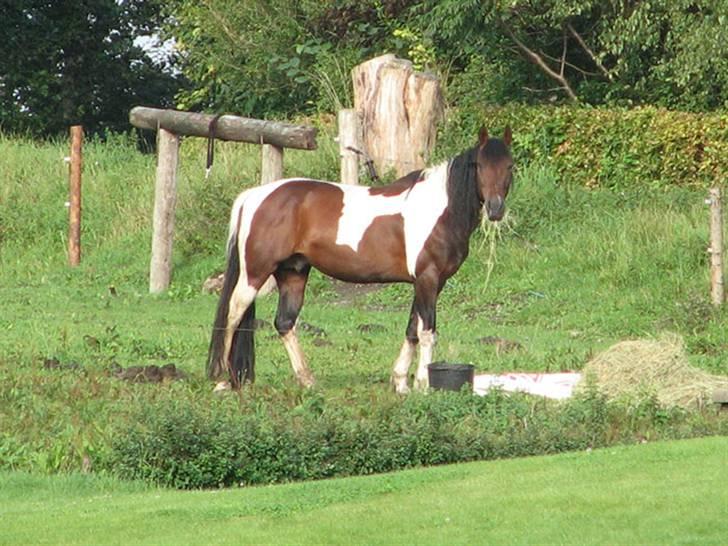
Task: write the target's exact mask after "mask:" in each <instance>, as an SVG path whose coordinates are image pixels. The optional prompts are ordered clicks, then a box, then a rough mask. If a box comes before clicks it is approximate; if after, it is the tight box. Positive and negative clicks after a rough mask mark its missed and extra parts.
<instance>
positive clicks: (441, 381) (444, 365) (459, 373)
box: [427, 362, 475, 391]
mask: <svg viewBox="0 0 728 546" xmlns="http://www.w3.org/2000/svg"><path fill="white" fill-rule="evenodd" d="M427 377H428V379H429V380H430V388H431V389H438V390H443V391H459V390H460V389H462V388H463V385H466V384H467V385H470V389H471V390H472V388H473V378H474V377H475V366H473V365H472V364H449V363H448V362H433V363H432V364H429V365H428V366H427Z"/></svg>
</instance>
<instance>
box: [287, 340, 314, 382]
mask: <svg viewBox="0 0 728 546" xmlns="http://www.w3.org/2000/svg"><path fill="white" fill-rule="evenodd" d="M281 340H282V341H283V346H284V347H285V348H286V351H287V352H288V358H289V359H290V360H291V366H293V372H294V373H295V374H296V379H297V380H298V383H299V384H300V385H301V386H302V387H312V386H313V384H314V380H313V374H312V373H311V370H310V369H309V367H308V364H306V358H305V357H304V356H303V351H302V350H301V345H300V344H299V343H298V337H297V336H296V328H295V327H293V328H292V329H291V330H289V331H288V332H286V333H285V334H284V335H282V336H281Z"/></svg>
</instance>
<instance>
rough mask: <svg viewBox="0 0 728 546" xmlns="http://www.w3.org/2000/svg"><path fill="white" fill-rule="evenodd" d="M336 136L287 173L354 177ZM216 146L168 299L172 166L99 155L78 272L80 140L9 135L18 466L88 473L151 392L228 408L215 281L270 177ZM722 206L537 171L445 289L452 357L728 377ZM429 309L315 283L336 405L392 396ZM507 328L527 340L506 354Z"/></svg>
mask: <svg viewBox="0 0 728 546" xmlns="http://www.w3.org/2000/svg"><path fill="white" fill-rule="evenodd" d="M323 129H324V130H323V136H322V138H321V139H320V142H321V148H320V150H319V151H317V152H295V151H291V152H290V153H288V152H287V155H286V169H287V170H286V174H287V175H297V174H305V175H307V176H314V177H322V178H328V179H331V178H335V176H336V165H337V154H336V147H335V144H334V143H333V140H332V138H331V135H330V134H328V132H327V130H326V128H325V127H324V128H323ZM217 146H218V153H217V154H216V157H217V161H216V165H215V168H214V171H213V174H212V177H211V178H210V179H209V180H207V181H206V180H205V179H204V149H203V143H196V142H194V141H192V140H186V141H185V143H184V145H183V147H182V160H181V173H180V180H179V185H180V194H179V200H178V216H177V234H176V242H175V244H176V246H175V258H174V279H173V283H172V286H171V289H170V290H169V291H168V292H167V293H165V294H163V295H160V296H150V295H149V294H148V293H147V279H148V260H149V248H150V240H151V234H150V232H151V210H152V192H153V188H152V186H153V176H154V158H153V157H152V156H148V155H142V154H140V153H138V152H137V151H136V150H135V149H134V147H133V146H132V144H131V143H130V142H129V141H127V140H126V139H124V138H122V137H114V138H112V139H111V140H110V141H109V142H105V143H101V142H90V143H87V145H86V147H85V150H84V161H85V163H84V165H85V167H84V182H83V184H84V189H83V192H84V216H83V240H82V247H83V258H82V264H81V266H80V267H78V268H76V269H70V268H68V267H67V265H66V255H65V237H66V235H65V234H66V229H67V209H66V208H65V207H64V202H65V201H66V199H67V170H66V169H67V166H66V164H65V163H64V162H63V157H64V156H65V155H66V154H67V145H66V143H57V144H53V143H50V144H34V143H31V142H26V141H21V140H11V139H7V138H3V137H0V178H1V179H2V180H3V183H2V184H1V185H0V468H4V469H21V470H31V471H43V472H56V471H59V470H80V469H81V468H83V467H84V465H88V464H89V463H88V461H90V462H91V464H92V465H93V463H94V461H95V460H96V459H97V458H98V457H101V456H102V455H103V453H104V451H105V450H106V449H108V446H109V442H110V439H111V437H112V435H113V434H115V433H118V432H119V431H123V430H124V428H125V427H127V426H129V424H130V423H129V419H131V418H132V417H131V416H133V415H135V414H138V412H139V411H140V409H141V408H143V407H144V404H145V403H147V402H149V401H150V400H155V399H162V400H167V399H172V398H175V397H177V398H183V399H187V400H191V401H194V403H195V404H198V405H200V406H203V405H205V404H208V403H209V397H210V396H211V395H210V385H209V384H208V383H207V382H206V380H205V379H204V362H205V357H206V354H207V344H208V339H209V328H210V325H211V322H212V318H213V313H214V308H215V305H216V297H215V296H211V295H206V294H201V292H200V286H201V284H202V282H203V280H204V279H205V278H206V277H207V276H208V275H210V274H212V273H214V272H216V271H218V270H221V269H222V268H223V266H224V257H223V248H224V239H225V233H226V230H227V226H226V223H227V217H228V209H229V206H230V203H231V202H232V199H233V198H234V196H235V195H236V194H237V193H238V192H239V191H240V190H241V189H242V188H243V187H244V186H246V185H250V184H254V183H255V180H256V178H257V175H258V169H259V163H260V161H259V156H258V154H259V150H258V149H257V147H254V146H250V147H248V146H240V145H229V144H225V143H218V145H217ZM704 194H705V192H704V191H703V190H701V189H695V188H692V189H686V188H672V189H669V190H664V191H657V190H651V191H647V190H644V189H641V188H632V189H630V190H628V191H624V192H613V191H604V190H588V189H584V188H580V187H574V186H573V185H570V184H569V181H566V180H560V179H559V178H558V177H557V176H556V175H555V174H554V173H553V172H551V171H549V170H548V169H545V168H543V167H541V166H538V165H527V166H520V169H519V172H518V175H517V181H516V186H515V189H514V193H513V195H512V198H511V200H510V202H509V205H510V213H509V216H508V219H507V221H506V222H505V223H504V224H503V225H502V226H501V229H500V232H499V236H498V241H497V245H496V252H495V254H493V253H492V252H491V247H490V244H489V241H488V240H487V239H486V238H485V237H484V236H483V235H482V234H476V236H475V237H474V238H473V240H472V244H471V257H470V258H469V259H468V261H467V262H466V263H465V265H464V266H463V268H462V269H461V271H460V272H459V273H458V274H457V275H456V276H455V277H454V278H453V279H451V280H450V281H449V282H448V284H447V286H446V287H445V289H444V291H443V294H442V297H441V299H440V302H439V308H438V313H439V314H438V329H439V345H438V348H437V353H438V356H439V357H440V358H443V359H447V360H450V361H465V362H472V363H474V364H475V365H476V367H477V369H478V371H481V372H500V371H511V370H513V371H518V370H523V371H560V370H580V369H581V368H582V367H583V366H584V364H585V363H586V362H587V361H588V360H589V358H590V357H591V356H592V355H594V354H595V353H596V352H598V351H600V350H602V349H604V348H607V347H609V346H610V345H612V344H613V343H615V342H617V341H619V340H622V339H626V338H651V337H655V336H659V335H660V334H662V333H664V332H672V333H676V334H678V335H680V336H682V337H683V338H684V340H685V342H686V346H687V350H688V353H689V358H690V362H691V364H693V365H694V366H696V367H699V368H702V369H705V370H708V371H711V372H713V373H719V374H724V375H725V374H728V359H727V358H726V354H728V339H727V338H726V334H725V332H726V330H727V328H728V311H726V310H725V308H724V309H721V310H715V309H714V308H712V307H711V305H710V304H709V299H708V290H709V279H708V266H707V254H706V252H705V249H706V247H707V239H708V222H707V210H706V208H705V205H704V203H703V199H704V197H705V195H704ZM491 266H492V273H491V274H490V275H489V269H490V267H491ZM410 301H411V287H409V286H404V285H393V286H388V287H383V288H381V289H379V290H375V291H372V292H367V293H352V292H351V291H349V290H347V289H345V288H342V286H341V285H339V284H336V283H332V282H331V281H330V280H329V279H327V278H325V277H323V276H322V275H319V274H315V275H313V276H312V279H311V281H310V285H309V288H308V292H307V302H306V305H305V306H304V310H303V313H302V316H301V321H302V323H304V324H302V328H301V330H302V333H301V337H302V345H303V348H304V350H305V352H306V353H307V354H308V356H309V357H310V360H311V367H312V369H313V372H314V374H315V376H316V378H317V380H318V385H319V387H318V391H317V392H318V393H319V394H318V395H319V396H322V397H324V398H325V400H326V403H327V404H344V405H346V404H358V405H360V406H361V407H364V408H365V407H366V406H367V404H371V403H372V401H376V400H377V399H380V398H381V399H386V400H388V403H393V402H392V401H391V399H390V398H391V395H390V394H389V386H388V378H389V374H390V371H391V365H392V361H393V359H394V357H395V356H396V352H397V350H398V348H399V346H400V344H401V340H402V336H403V333H404V328H405V325H406V320H407V313H408V310H409V305H410ZM274 309H275V297H272V298H267V299H265V300H263V301H262V302H261V304H260V305H259V308H258V316H259V317H260V318H262V319H264V320H267V321H269V322H272V319H273V314H274ZM305 325H312V326H313V327H314V328H310V327H309V328H307V327H306V326H305ZM488 336H497V337H501V338H504V339H507V340H512V341H514V342H517V343H518V344H519V346H520V348H519V349H518V350H515V351H511V352H497V351H496V349H495V348H494V346H493V345H490V344H486V343H484V342H483V338H486V337H488ZM257 344H258V369H257V372H258V387H257V391H256V392H258V393H263V394H264V395H265V396H264V397H263V398H264V402H261V403H265V404H267V403H268V401H269V400H271V399H272V400H275V399H276V397H278V394H277V393H283V394H282V395H280V398H283V399H285V400H287V401H291V402H290V404H291V407H292V408H293V409H294V410H295V406H296V404H299V403H300V400H301V395H300V393H298V391H297V387H296V386H295V384H294V381H293V378H292V372H291V370H290V365H289V363H288V359H287V357H286V355H285V352H284V350H283V348H282V346H281V344H280V342H279V341H278V340H277V339H276V336H275V335H274V332H273V330H272V329H263V330H261V331H260V332H259V334H258V336H257ZM47 359H55V361H57V363H58V364H57V365H55V366H52V367H50V368H48V367H47V366H44V362H45V361H46V360H47ZM169 362H172V363H175V364H176V366H177V367H178V368H179V369H181V370H183V371H184V372H185V373H186V374H187V379H186V380H185V381H183V382H178V383H175V384H171V385H169V384H164V385H148V384H130V383H126V382H122V381H119V380H118V379H116V378H115V377H113V376H112V375H110V373H109V369H110V367H111V366H113V365H118V366H122V367H128V366H134V365H151V364H155V365H163V364H166V363H169ZM271 393H272V394H271ZM253 396H256V395H255V394H253ZM285 403H288V402H285ZM287 409H291V408H287ZM271 411H273V410H271ZM135 412H136V413H135ZM696 433H699V431H698V432H691V433H690V434H687V435H693V434H696Z"/></svg>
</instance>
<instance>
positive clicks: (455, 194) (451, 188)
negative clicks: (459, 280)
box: [207, 128, 513, 393]
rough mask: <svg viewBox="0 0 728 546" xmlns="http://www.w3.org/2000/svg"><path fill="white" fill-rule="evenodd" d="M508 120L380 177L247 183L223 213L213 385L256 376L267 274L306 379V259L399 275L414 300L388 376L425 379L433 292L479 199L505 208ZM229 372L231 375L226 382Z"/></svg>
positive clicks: (386, 276) (356, 278)
mask: <svg viewBox="0 0 728 546" xmlns="http://www.w3.org/2000/svg"><path fill="white" fill-rule="evenodd" d="M510 145H511V130H510V128H507V129H506V130H505V133H504V136H503V139H497V138H488V132H487V131H486V130H485V129H484V128H483V129H481V130H480V134H479V142H478V145H477V146H475V147H474V148H471V149H469V150H467V151H465V152H463V153H462V154H460V155H458V156H457V157H455V158H453V159H451V160H450V161H447V162H445V163H442V164H440V165H438V166H436V167H432V168H429V169H426V170H421V171H414V172H411V173H410V174H408V175H406V176H404V177H402V178H400V179H399V180H397V181H395V182H394V183H392V184H391V185H389V186H384V187H377V188H368V187H364V186H345V185H341V184H334V183H331V182H323V181H320V180H309V179H300V178H293V179H287V180H280V181H278V182H273V183H270V184H265V185H263V186H258V187H255V188H252V189H249V190H247V191H245V192H243V193H242V194H240V195H239V196H238V198H237V199H236V200H235V203H234V204H233V208H232V213H231V215H230V234H229V238H228V250H227V256H228V265H227V271H226V273H225V282H224V285H223V289H222V293H221V296H220V302H219V304H218V308H217V315H216V318H215V323H214V327H213V331H212V340H211V342H210V352H209V356H208V363H207V374H208V377H209V378H210V379H212V380H215V381H218V385H217V387H216V389H224V388H229V387H232V388H234V389H239V388H240V386H241V384H242V383H244V382H245V381H250V382H252V381H253V380H254V378H255V369H254V364H255V348H254V342H253V335H254V331H253V330H254V319H255V298H256V296H257V295H258V292H259V291H260V290H261V288H262V287H263V285H264V284H265V282H266V280H267V279H268V278H269V277H270V276H271V275H272V276H273V277H274V278H275V281H276V283H277V285H278V292H279V299H278V311H277V313H276V318H275V326H276V329H277V330H278V333H279V334H280V336H281V339H282V341H283V344H284V346H285V348H286V351H287V352H288V356H289V358H290V360H291V364H292V366H293V370H294V372H295V374H296V378H297V379H298V382H299V383H300V384H301V385H303V386H306V387H308V386H311V385H313V382H314V379H313V375H312V374H311V371H310V369H309V367H308V365H307V364H306V360H305V358H304V356H303V352H302V351H301V347H300V345H299V343H298V338H297V337H296V320H297V318H298V314H299V313H300V311H301V307H302V305H303V295H304V290H305V288H306V281H307V280H308V274H309V271H310V270H311V267H315V268H317V269H318V270H320V271H322V272H323V273H325V274H326V275H329V276H331V277H334V278H336V279H340V280H343V281H349V282H357V283H372V282H375V283H382V282H408V283H412V284H414V292H415V294H414V301H413V303H412V311H411V312H410V318H409V324H408V325H407V331H406V336H405V340H404V343H403V345H402V348H401V350H400V352H399V356H398V357H397V359H396V361H395V363H394V369H393V371H392V384H393V385H394V388H395V389H396V391H397V392H400V393H404V392H408V391H409V387H408V385H407V375H408V371H409V368H410V363H411V361H412V359H413V357H414V353H415V349H416V347H417V344H418V343H419V345H420V359H419V365H418V367H417V373H416V375H415V382H414V385H415V387H416V388H418V389H424V388H427V386H428V384H427V383H428V382H427V368H426V366H427V364H429V363H430V362H431V361H432V356H433V349H434V345H435V307H436V302H437V296H438V294H439V293H440V291H441V290H442V288H443V286H444V285H445V281H446V280H447V279H448V278H450V277H451V276H452V275H453V274H454V273H455V272H456V271H457V270H458V268H459V267H460V265H461V264H462V263H463V261H464V260H465V258H466V257H467V255H468V244H469V241H470V235H471V234H472V233H473V231H474V229H475V228H476V227H477V225H478V223H479V220H480V215H481V211H485V212H487V214H488V218H489V219H490V220H491V221H494V222H495V221H498V220H500V219H501V218H502V217H503V213H504V212H505V198H506V196H507V195H508V190H509V189H510V186H511V181H512V168H513V160H512V158H511V153H510ZM228 380H229V383H228Z"/></svg>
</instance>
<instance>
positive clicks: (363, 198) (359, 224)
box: [336, 185, 405, 252]
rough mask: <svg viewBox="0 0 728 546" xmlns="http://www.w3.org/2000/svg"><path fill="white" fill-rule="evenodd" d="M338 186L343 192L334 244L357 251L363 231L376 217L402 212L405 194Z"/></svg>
mask: <svg viewBox="0 0 728 546" xmlns="http://www.w3.org/2000/svg"><path fill="white" fill-rule="evenodd" d="M340 187H341V190H342V191H343V192H344V208H343V209H342V211H341V217H340V218H339V226H338V229H337V231H336V244H337V245H342V246H348V247H350V248H351V249H352V250H353V251H354V252H357V250H358V249H359V244H360V243H361V240H362V239H363V238H364V232H365V231H366V230H367V228H368V227H369V226H370V225H372V222H374V220H375V219H376V218H377V217H379V216H388V215H391V214H400V213H401V212H402V206H403V203H404V199H405V194H399V195H391V196H384V195H370V194H369V188H367V187H357V186H344V185H342V186H340Z"/></svg>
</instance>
